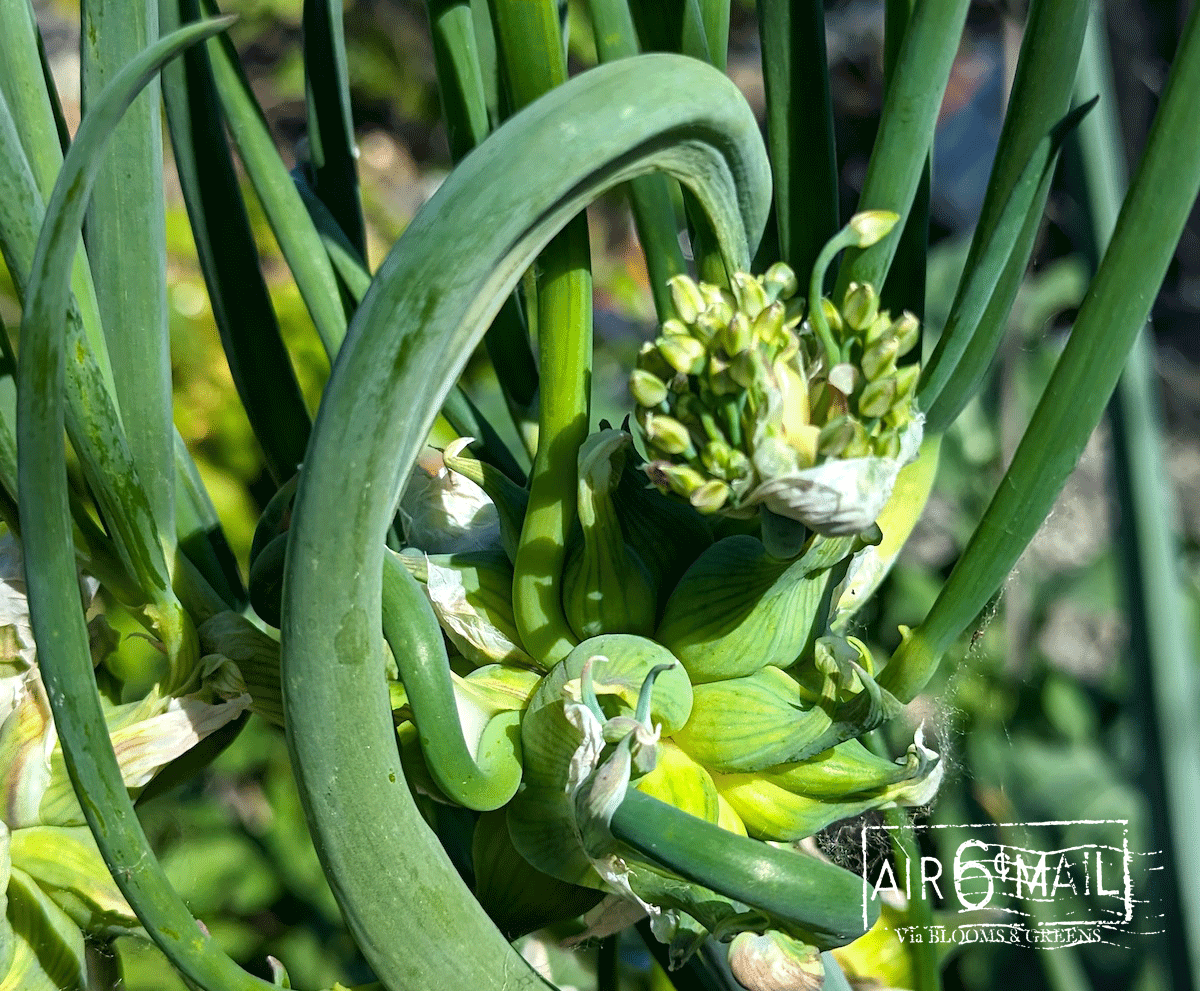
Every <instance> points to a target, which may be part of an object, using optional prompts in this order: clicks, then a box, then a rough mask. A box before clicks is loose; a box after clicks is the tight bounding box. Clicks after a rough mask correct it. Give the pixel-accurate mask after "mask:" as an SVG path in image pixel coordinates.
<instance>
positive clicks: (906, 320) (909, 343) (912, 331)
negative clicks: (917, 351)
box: [892, 310, 921, 356]
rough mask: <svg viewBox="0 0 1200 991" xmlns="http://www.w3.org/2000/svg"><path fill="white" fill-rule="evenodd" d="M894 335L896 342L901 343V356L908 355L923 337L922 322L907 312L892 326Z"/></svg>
mask: <svg viewBox="0 0 1200 991" xmlns="http://www.w3.org/2000/svg"><path fill="white" fill-rule="evenodd" d="M892 333H893V334H894V335H895V337H896V340H897V341H899V342H900V350H899V352H898V354H899V355H900V356H903V355H906V354H908V352H909V351H911V350H912V349H913V348H914V347H915V346H916V344H917V341H918V340H920V337H921V321H920V320H918V319H917V318H916V316H915V315H914V314H912V313H909V312H908V311H907V310H905V311H904V313H903V314H902V315H901V316H900V318H899V319H898V320H897V321H896V322H895V323H894V324H893V325H892Z"/></svg>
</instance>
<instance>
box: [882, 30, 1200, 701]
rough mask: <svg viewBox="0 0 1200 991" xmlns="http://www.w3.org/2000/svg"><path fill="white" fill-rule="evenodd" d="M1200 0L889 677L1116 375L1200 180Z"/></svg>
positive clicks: (906, 677) (999, 552) (894, 684)
mask: <svg viewBox="0 0 1200 991" xmlns="http://www.w3.org/2000/svg"><path fill="white" fill-rule="evenodd" d="M1198 87H1200V11H1195V10H1194V11H1193V12H1192V14H1191V16H1190V17H1189V19H1188V23H1187V26H1186V28H1185V29H1184V33H1183V37H1182V39H1181V41H1180V45H1179V49H1178V53H1177V55H1176V57H1175V63H1174V65H1173V66H1172V68H1171V74H1170V77H1169V78H1168V81H1167V85H1166V88H1165V89H1164V91H1163V98H1162V102H1161V103H1160V104H1159V108H1158V113H1157V114H1156V116H1155V119H1154V124H1153V127H1152V128H1151V131H1150V138H1149V141H1148V143H1147V146H1146V151H1145V153H1144V154H1143V156H1142V161H1141V164H1140V166H1139V167H1138V171H1137V174H1136V176H1135V177H1134V180H1133V183H1132V184H1131V186H1130V188H1129V194H1128V196H1127V197H1126V198H1125V202H1124V205H1123V206H1122V208H1121V214H1120V217H1119V218H1118V220H1117V225H1116V229H1115V230H1114V232H1113V236H1112V240H1111V242H1110V243H1109V246H1108V250H1107V251H1106V252H1105V255H1104V259H1103V261H1102V262H1101V263H1100V267H1099V270H1098V271H1097V272H1096V277H1095V278H1094V279H1093V280H1092V285H1091V288H1090V289H1089V290H1088V294H1087V296H1086V297H1085V299H1084V301H1083V305H1082V307H1081V308H1080V311H1079V316H1078V317H1077V319H1076V321H1075V327H1074V329H1073V330H1072V332H1071V337H1070V339H1069V340H1068V342H1067V346H1066V349H1065V350H1064V351H1063V353H1062V355H1061V357H1060V358H1059V360H1058V363H1057V364H1056V366H1055V369H1054V373H1053V375H1052V376H1051V378H1050V381H1049V383H1048V384H1047V386H1046V390H1045V392H1044V393H1043V395H1042V399H1041V401H1040V402H1039V403H1038V406H1037V409H1036V410H1035V411H1034V414H1033V419H1032V420H1031V422H1030V424H1029V428H1028V429H1027V430H1026V432H1025V436H1024V437H1023V438H1022V440H1021V443H1020V445H1019V446H1018V447H1017V451H1016V453H1015V455H1014V456H1013V460H1012V464H1011V465H1010V466H1009V469H1008V472H1007V473H1006V474H1005V476H1004V478H1003V480H1002V481H1001V483H1000V487H999V489H998V490H997V491H996V494H995V496H993V498H992V501H991V504H990V505H989V506H988V508H987V511H986V512H985V514H984V517H983V519H982V520H981V521H980V524H979V526H978V527H976V529H975V533H974V534H973V535H972V537H971V540H970V542H969V543H968V544H967V548H966V550H965V551H964V552H963V555H962V557H961V558H960V559H959V561H958V563H957V565H955V567H954V570H953V572H951V574H950V577H949V578H948V579H947V581H946V584H945V585H943V586H942V590H941V592H940V594H939V595H938V597H937V599H936V600H935V602H934V604H933V607H932V608H931V609H930V611H929V615H928V616H926V618H925V620H924V621H923V622H922V623H921V625H920V626H919V627H918V628H917V629H915V630H913V631H912V632H911V634H909V635H908V636H907V637H906V638H905V640H904V642H903V643H901V645H900V647H899V648H898V649H897V651H896V653H895V654H894V655H893V657H892V660H891V662H890V663H889V664H888V666H887V667H886V668H884V670H883V674H882V676H881V677H880V679H879V683H880V685H881V686H883V687H884V688H886V689H887V690H888V691H890V692H892V693H893V694H894V695H896V696H897V697H898V698H899V699H901V700H902V701H908V700H910V699H912V698H913V696H915V695H916V694H917V692H919V691H920V690H921V688H922V687H923V686H924V685H925V683H926V682H927V681H928V680H929V678H930V676H931V675H932V674H933V671H934V669H935V668H936V666H937V664H938V662H939V660H940V659H941V657H942V655H943V654H944V653H945V651H946V649H947V648H948V647H949V646H950V644H951V643H952V642H953V641H954V639H955V638H956V637H957V636H958V635H959V634H960V633H962V631H963V630H964V629H966V628H967V626H968V625H969V624H970V623H971V621H972V620H973V619H974V618H975V617H976V616H977V615H978V614H979V611H980V610H981V609H982V608H983V607H984V605H985V604H986V603H987V601H988V599H989V598H991V596H992V595H993V594H995V592H996V590H997V589H998V588H999V587H1000V584H1001V583H1002V582H1003V580H1004V578H1005V576H1006V575H1007V574H1008V572H1009V571H1010V570H1011V568H1012V566H1013V564H1015V563H1016V560H1017V558H1018V557H1019V556H1020V554H1021V552H1022V551H1023V550H1024V548H1025V545H1026V544H1028V542H1029V541H1030V539H1032V537H1033V535H1034V534H1035V533H1036V532H1037V529H1038V527H1039V526H1040V525H1041V523H1042V521H1043V520H1044V519H1045V518H1046V513H1047V512H1048V511H1049V509H1050V507H1051V505H1052V504H1053V502H1054V499H1055V497H1056V496H1057V494H1058V492H1059V490H1060V489H1061V488H1062V485H1063V482H1064V481H1065V480H1066V478H1067V476H1068V475H1069V474H1070V472H1071V469H1072V468H1073V467H1074V465H1075V464H1076V462H1077V461H1078V458H1079V455H1080V453H1081V452H1082V451H1083V447H1084V445H1085V443H1086V442H1087V438H1088V436H1089V435H1090V434H1091V432H1092V430H1093V429H1094V428H1095V426H1096V424H1097V422H1099V419H1100V415H1101V413H1102V412H1103V410H1104V405H1105V403H1106V402H1107V401H1108V398H1109V396H1110V395H1111V394H1112V391H1113V388H1114V387H1115V386H1116V383H1117V378H1118V377H1119V375H1120V372H1121V368H1122V366H1123V365H1124V363H1125V358H1126V356H1127V355H1128V353H1129V349H1130V347H1131V346H1132V344H1133V341H1134V339H1135V338H1136V337H1137V334H1138V332H1139V330H1140V329H1141V327H1142V325H1143V324H1144V323H1145V322H1146V317H1147V316H1148V315H1149V313H1150V306H1151V303H1152V302H1153V300H1154V296H1155V293H1156V292H1157V290H1158V288H1159V286H1160V285H1161V284H1162V279H1163V276H1164V275H1165V273H1166V270H1167V265H1168V264H1169V262H1170V260H1171V256H1172V254H1173V253H1174V250H1175V245H1176V244H1177V243H1178V240H1179V236H1180V233H1181V232H1182V230H1183V225H1184V223H1185V221H1186V219H1187V215H1188V211H1189V210H1191V208H1192V204H1193V203H1194V201H1195V199H1196V193H1197V190H1198V189H1200V128H1197V127H1196V126H1195V121H1194V115H1195V106H1194V97H1195V93H1196V92H1198V91H1200V90H1198Z"/></svg>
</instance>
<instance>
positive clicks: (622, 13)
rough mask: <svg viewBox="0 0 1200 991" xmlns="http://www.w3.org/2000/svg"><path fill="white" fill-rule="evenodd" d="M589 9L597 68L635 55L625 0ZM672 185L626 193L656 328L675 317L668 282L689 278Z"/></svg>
mask: <svg viewBox="0 0 1200 991" xmlns="http://www.w3.org/2000/svg"><path fill="white" fill-rule="evenodd" d="M588 9H589V10H590V11H591V15H592V26H593V29H594V31H595V34H596V51H597V53H598V54H599V56H600V61H601V62H611V61H612V60H613V59H618V58H628V57H629V56H631V55H636V54H637V53H638V39H637V31H636V30H635V28H634V25H633V17H632V16H631V15H630V12H629V5H628V4H627V3H626V2H625V0H590V2H589V3H588ZM672 185H673V184H672V181H671V180H670V179H668V178H667V177H666V176H665V175H648V176H642V177H641V178H640V179H635V180H633V182H631V183H630V184H629V185H628V187H626V188H627V189H628V191H629V203H630V206H631V207H632V208H633V220H634V224H635V225H636V226H637V232H638V241H639V242H640V243H641V246H642V252H643V254H644V255H645V258H646V271H647V274H648V276H649V279H650V292H651V293H652V294H653V296H654V309H655V311H656V312H657V313H658V319H659V321H660V322H661V321H663V320H666V319H667V318H668V317H672V316H674V315H675V309H674V306H673V305H672V303H671V291H670V289H669V288H668V287H667V281H668V280H669V279H670V278H671V277H672V276H675V275H681V274H684V273H686V272H687V263H686V262H685V261H684V258H683V250H682V249H681V248H680V246H679V229H678V225H677V223H676V220H675V208H674V206H673V205H672V203H671V191H672Z"/></svg>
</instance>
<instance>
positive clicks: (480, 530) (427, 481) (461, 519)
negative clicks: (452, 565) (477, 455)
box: [400, 437, 500, 554]
mask: <svg viewBox="0 0 1200 991" xmlns="http://www.w3.org/2000/svg"><path fill="white" fill-rule="evenodd" d="M470 442H471V438H469V437H465V438H461V439H459V440H456V441H454V442H453V443H452V444H449V445H447V447H446V451H445V454H442V453H441V452H439V451H435V450H434V449H433V448H426V449H425V451H424V452H423V453H422V455H421V457H420V458H419V459H418V461H417V464H416V466H415V467H414V468H413V471H412V475H411V476H409V480H408V487H407V488H406V489H405V490H404V496H403V498H402V499H401V500H400V520H401V522H402V523H403V524H404V540H405V542H406V543H407V544H408V545H409V546H410V547H417V548H420V549H421V550H423V551H425V553H427V554H455V553H458V552H460V551H479V550H488V549H490V548H493V547H499V546H500V517H499V515H498V514H497V512H496V507H495V505H494V504H493V502H492V500H491V499H490V498H489V497H488V494H487V493H486V492H485V491H484V490H483V488H482V487H481V486H479V485H477V484H476V483H475V482H473V481H472V480H471V479H469V478H467V477H466V476H465V475H463V474H460V473H459V472H457V471H451V470H450V469H449V468H447V467H446V460H447V459H449V460H453V459H455V458H457V457H458V456H459V455H460V454H461V453H462V451H463V449H464V448H465V447H466V446H467V445H468V444H469V443H470Z"/></svg>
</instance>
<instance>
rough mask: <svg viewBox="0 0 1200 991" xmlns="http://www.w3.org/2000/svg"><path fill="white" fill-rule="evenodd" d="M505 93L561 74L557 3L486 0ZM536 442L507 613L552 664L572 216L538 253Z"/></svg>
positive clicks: (569, 476) (581, 434) (575, 349)
mask: <svg viewBox="0 0 1200 991" xmlns="http://www.w3.org/2000/svg"><path fill="white" fill-rule="evenodd" d="M492 14H493V20H494V22H495V25H496V34H497V38H498V41H499V48H500V53H501V59H502V63H503V65H504V72H505V79H506V80H507V85H508V94H509V98H510V99H511V101H512V104H513V107H514V109H520V108H521V107H524V106H526V105H528V104H529V103H532V102H533V101H534V100H535V99H537V98H538V97H539V96H541V95H542V94H543V93H545V92H547V91H548V90H550V89H551V88H553V87H554V86H557V85H559V84H561V83H563V82H565V81H566V78H567V66H566V55H565V53H564V52H563V48H562V42H561V40H560V35H559V26H558V10H557V6H556V4H554V3H553V2H550V0H535V2H531V0H493V4H492ZM537 273H538V274H537V301H538V306H537V319H538V324H537V325H538V351H539V363H538V365H539V372H540V382H541V387H540V393H539V415H538V448H537V455H536V457H535V458H534V461H533V470H532V472H531V474H530V479H529V507H528V509H527V510H526V513H525V525H524V527H523V528H522V530H521V540H520V543H519V545H518V547H517V557H516V561H515V563H514V574H513V613H514V618H515V619H516V623H517V630H518V631H519V632H520V634H521V640H522V642H523V644H524V646H525V649H526V650H527V651H528V652H529V653H530V654H531V655H532V656H533V657H534V658H536V659H537V660H538V661H541V662H542V663H544V664H553V663H554V662H556V661H558V660H560V659H562V658H563V657H565V656H566V655H567V654H568V653H569V652H570V650H571V648H572V647H573V646H574V645H575V644H576V642H577V641H576V638H575V636H574V634H573V633H572V632H571V629H570V626H569V625H568V623H567V619H566V616H565V615H564V614H563V607H562V594H561V589H560V580H561V578H562V569H563V563H564V561H565V558H566V548H567V540H568V538H569V537H570V535H571V528H572V527H573V526H574V524H575V517H576V482H577V477H578V473H579V448H580V447H581V446H582V445H583V442H584V440H586V439H587V433H588V428H589V426H590V409H591V385H592V383H591V374H592V273H591V252H590V247H589V245H588V229H587V218H586V216H585V215H582V214H581V215H580V216H578V217H576V218H575V219H574V220H572V221H571V222H570V223H569V224H568V225H567V226H566V227H565V228H564V229H563V231H562V232H561V233H560V234H559V235H558V236H557V237H555V238H554V240H553V241H551V242H550V244H549V245H548V246H547V247H546V249H545V250H544V251H543V252H542V254H541V255H540V256H539V258H538V266H537Z"/></svg>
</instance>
